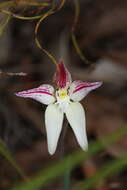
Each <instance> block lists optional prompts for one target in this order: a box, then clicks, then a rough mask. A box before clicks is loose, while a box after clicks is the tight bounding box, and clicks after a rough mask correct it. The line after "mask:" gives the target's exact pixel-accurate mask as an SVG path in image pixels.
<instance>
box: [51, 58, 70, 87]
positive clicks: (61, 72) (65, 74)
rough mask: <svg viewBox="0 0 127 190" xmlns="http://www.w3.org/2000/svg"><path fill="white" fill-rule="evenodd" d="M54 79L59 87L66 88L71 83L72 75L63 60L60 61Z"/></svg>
mask: <svg viewBox="0 0 127 190" xmlns="http://www.w3.org/2000/svg"><path fill="white" fill-rule="evenodd" d="M54 80H55V82H56V84H57V86H58V87H59V88H65V87H67V86H68V85H69V84H70V83H71V75H70V73H69V71H68V70H67V68H66V67H65V65H64V63H63V61H60V62H59V64H58V68H57V71H56V73H55V77H54Z"/></svg>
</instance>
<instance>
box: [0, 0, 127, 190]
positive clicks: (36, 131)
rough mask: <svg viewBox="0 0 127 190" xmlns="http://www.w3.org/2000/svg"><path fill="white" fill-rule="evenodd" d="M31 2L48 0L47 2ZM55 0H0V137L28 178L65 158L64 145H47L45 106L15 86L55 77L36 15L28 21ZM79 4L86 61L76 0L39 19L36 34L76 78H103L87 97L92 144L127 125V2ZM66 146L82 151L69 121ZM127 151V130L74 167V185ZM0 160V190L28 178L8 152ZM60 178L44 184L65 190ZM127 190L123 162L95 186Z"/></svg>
mask: <svg viewBox="0 0 127 190" xmlns="http://www.w3.org/2000/svg"><path fill="white" fill-rule="evenodd" d="M33 2H34V3H35V2H36V3H43V2H46V3H47V6H40V5H35V4H34V3H33ZM54 2H55V4H56V6H58V7H59V6H60V4H61V2H60V1H54ZM51 5H52V1H51V0H49V1H48V0H40V1H34V0H26V1H25V0H24V1H22V0H8V1H7V0H6V1H2V0H1V1H0V71H1V75H0V138H1V139H2V140H3V141H4V143H5V144H6V145H7V148H8V150H9V151H10V152H11V154H13V156H14V157H15V159H16V161H17V163H18V165H19V166H20V167H21V168H22V169H23V170H24V171H25V173H26V174H27V176H29V177H30V178H31V177H32V176H34V175H35V174H36V172H38V171H39V170H40V169H43V168H46V167H47V166H49V164H51V163H52V162H54V161H57V160H59V159H61V155H60V152H61V147H60V146H59V147H58V149H57V151H56V153H55V155H54V156H50V155H49V154H48V151H47V141H46V132H45V125H44V112H45V106H44V105H41V104H40V103H38V102H36V101H34V100H30V99H23V98H19V97H16V96H15V95H14V93H15V92H18V91H22V90H26V89H30V88H35V87H38V86H39V85H41V84H46V83H51V84H52V83H53V80H52V78H53V75H54V72H55V69H56V68H55V65H54V64H53V63H52V61H51V60H50V59H49V58H48V57H47V56H46V55H45V54H44V53H43V52H42V51H41V50H40V49H39V48H38V47H37V45H36V43H35V27H36V24H37V21H38V20H36V19H32V18H31V20H26V19H24V18H25V17H27V18H28V17H29V18H30V17H34V16H36V15H41V14H45V13H46V12H47V11H48V10H49V9H50V8H51ZM78 6H80V11H79V17H78V20H77V23H76V25H75V36H76V39H77V42H78V45H79V47H80V50H81V51H82V53H83V55H84V56H85V58H86V59H87V60H88V61H83V60H82V59H81V56H80V55H78V53H77V51H76V50H75V47H74V45H73V43H72V38H71V32H72V27H73V26H74V19H75V11H76V9H75V1H74V0H68V1H67V0H66V1H65V4H64V6H63V7H62V8H61V9H60V10H59V11H56V12H55V13H54V14H52V15H51V16H49V17H47V19H45V20H44V21H43V22H42V23H41V24H40V27H39V30H38V39H39V41H40V43H41V45H42V47H43V48H45V49H46V50H48V51H49V52H51V54H52V55H54V57H56V59H57V60H59V59H60V58H62V59H63V60H64V62H65V64H66V66H67V67H68V69H69V70H70V72H71V74H72V77H73V79H74V80H75V79H79V80H83V81H103V86H102V87H101V88H99V89H97V90H95V91H93V92H92V93H90V94H89V95H88V96H87V97H86V98H85V99H84V100H83V101H82V104H83V105H84V109H85V110H86V120H87V132H88V139H89V142H93V141H95V140H101V142H102V143H103V139H104V136H106V135H107V136H110V134H111V133H112V132H114V131H116V129H118V128H121V127H123V126H124V125H126V123H127V21H126V18H127V1H126V0H122V1H119V0H94V1H93V0H79V1H78ZM15 17H17V18H15ZM19 17H24V18H22V19H20V18H19ZM4 72H12V73H20V72H24V73H27V75H26V76H17V75H13V74H12V75H7V74H5V73H4ZM64 149H65V155H68V154H69V153H71V152H73V151H75V150H78V149H79V146H78V144H77V142H76V139H75V136H74V135H73V132H72V130H71V128H69V127H68V129H67V134H66V137H65V143H64ZM126 152H127V138H126V136H124V137H122V138H121V139H119V140H118V141H117V142H116V143H114V144H113V145H111V146H106V145H105V150H104V151H102V152H100V153H99V154H96V155H94V156H93V157H91V159H89V160H88V161H87V162H84V163H82V164H81V165H80V166H78V167H76V168H74V169H73V170H72V174H71V186H73V184H75V183H76V182H79V181H84V180H86V179H87V178H89V177H91V176H93V175H95V174H96V172H97V171H98V170H99V168H100V167H101V166H103V165H105V163H107V161H109V160H114V159H116V158H119V157H120V156H121V155H122V154H123V153H126ZM0 165H1V169H0V190H6V189H9V188H11V187H12V186H13V185H14V184H15V183H17V182H22V181H23V179H22V178H21V177H20V176H19V175H18V173H17V172H16V170H15V169H14V168H13V167H12V166H11V164H9V162H8V161H7V160H6V159H5V158H4V156H3V155H0ZM62 183H63V182H62V180H61V179H58V180H57V181H53V182H52V183H51V184H49V185H47V186H46V187H45V188H43V189H45V190H60V189H61V185H62ZM125 189H127V168H126V167H125V168H124V169H123V170H122V171H121V172H119V174H116V175H113V176H112V177H108V178H106V179H105V180H103V182H101V183H99V184H97V185H96V186H95V187H94V188H93V190H125ZM91 190H92V189H91Z"/></svg>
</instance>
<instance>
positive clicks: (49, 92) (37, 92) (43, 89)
mask: <svg viewBox="0 0 127 190" xmlns="http://www.w3.org/2000/svg"><path fill="white" fill-rule="evenodd" d="M53 93H54V88H53V87H52V86H51V85H46V84H45V85H41V86H39V87H38V88H33V89H30V90H25V91H22V92H18V93H15V95H16V96H20V97H23V98H32V99H35V100H37V101H39V102H41V103H43V104H46V105H48V104H50V103H53V102H54V101H55V98H54V96H53Z"/></svg>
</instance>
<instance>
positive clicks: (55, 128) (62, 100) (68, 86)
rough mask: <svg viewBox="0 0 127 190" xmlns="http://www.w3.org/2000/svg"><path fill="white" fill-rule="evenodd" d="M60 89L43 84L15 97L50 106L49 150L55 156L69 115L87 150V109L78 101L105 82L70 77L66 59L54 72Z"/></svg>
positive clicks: (48, 125)
mask: <svg viewBox="0 0 127 190" xmlns="http://www.w3.org/2000/svg"><path fill="white" fill-rule="evenodd" d="M54 79H55V82H56V85H57V87H58V89H56V90H54V88H53V86H51V85H48V84H43V85H41V86H39V87H37V88H33V89H31V90H26V91H22V92H18V93H16V96H21V97H24V98H32V99H35V100H37V101H39V102H40V103H42V104H46V105H48V106H47V108H46V111H45V126H46V133H47V141H48V151H49V153H50V154H51V155H52V154H54V152H55V151H56V148H57V143H58V140H59V136H60V133H61V130H62V125H63V119H64V115H65V116H66V118H67V120H68V122H69V124H70V126H71V128H72V130H73V132H74V134H75V136H76V139H77V141H78V143H79V145H80V147H81V148H82V149H83V150H87V148H88V141H87V135H86V121H85V111H84V108H83V106H82V105H81V104H80V103H79V101H81V100H82V99H83V98H84V97H85V96H86V95H87V94H88V93H89V92H90V91H91V90H94V89H96V88H98V87H100V86H101V85H102V82H82V81H80V80H77V81H73V82H72V80H71V74H70V73H69V71H68V70H67V68H66V67H65V65H64V63H63V61H60V62H59V63H58V67H57V71H56V73H55V77H54Z"/></svg>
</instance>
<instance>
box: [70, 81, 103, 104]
mask: <svg viewBox="0 0 127 190" xmlns="http://www.w3.org/2000/svg"><path fill="white" fill-rule="evenodd" d="M101 85H102V82H82V81H74V82H73V83H72V84H71V86H70V90H69V94H70V98H71V99H72V100H74V101H80V100H82V99H83V98H84V97H85V96H86V95H87V94H88V93H89V92H90V91H92V90H94V89H96V88H99V87H100V86H101Z"/></svg>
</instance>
